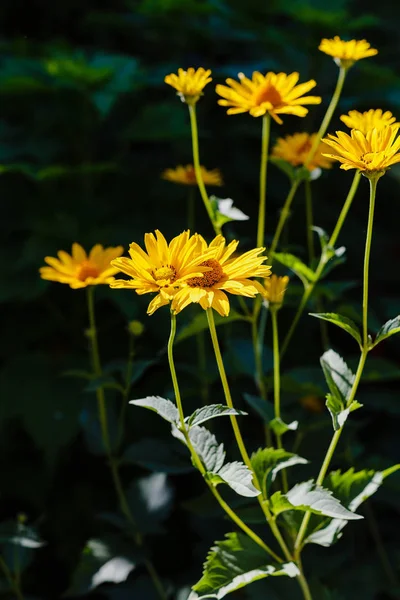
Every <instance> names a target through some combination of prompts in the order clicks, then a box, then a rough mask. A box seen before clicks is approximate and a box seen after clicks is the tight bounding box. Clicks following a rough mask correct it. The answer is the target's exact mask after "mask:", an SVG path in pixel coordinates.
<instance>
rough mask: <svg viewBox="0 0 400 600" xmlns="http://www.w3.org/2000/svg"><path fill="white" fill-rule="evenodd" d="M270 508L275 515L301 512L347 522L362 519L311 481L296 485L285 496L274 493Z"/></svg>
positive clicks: (329, 492)
mask: <svg viewBox="0 0 400 600" xmlns="http://www.w3.org/2000/svg"><path fill="white" fill-rule="evenodd" d="M271 508H272V510H273V512H274V513H275V514H279V513H281V512H284V511H286V510H301V511H311V512H312V513H314V514H317V515H325V516H328V517H334V518H337V519H345V520H348V521H350V520H355V519H362V518H363V517H362V516H361V515H356V514H354V513H353V512H351V511H349V510H347V508H345V507H344V506H342V505H341V503H340V502H339V500H338V499H337V498H335V497H334V496H333V495H332V492H331V491H330V490H327V489H325V488H323V487H321V486H319V485H316V484H315V483H314V481H312V480H310V481H303V482H302V483H298V484H297V485H295V486H294V487H293V488H292V489H291V490H289V491H288V493H287V494H286V495H284V494H282V493H281V492H275V494H274V495H273V496H272V497H271Z"/></svg>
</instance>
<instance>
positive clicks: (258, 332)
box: [251, 309, 272, 446]
mask: <svg viewBox="0 0 400 600" xmlns="http://www.w3.org/2000/svg"><path fill="white" fill-rule="evenodd" d="M257 316H258V315H254V316H253V318H252V320H251V334H252V341H253V352H254V362H255V367H256V384H257V388H258V390H259V392H260V395H261V398H262V399H263V400H265V401H266V402H267V401H268V400H267V388H266V385H265V381H264V372H263V360H262V359H263V343H264V336H265V327H266V322H267V310H266V309H264V310H263V311H262V313H261V319H260V325H259V326H258V323H257ZM264 432H265V441H266V444H267V446H272V438H271V428H270V427H269V425H268V424H267V423H266V424H265V426H264Z"/></svg>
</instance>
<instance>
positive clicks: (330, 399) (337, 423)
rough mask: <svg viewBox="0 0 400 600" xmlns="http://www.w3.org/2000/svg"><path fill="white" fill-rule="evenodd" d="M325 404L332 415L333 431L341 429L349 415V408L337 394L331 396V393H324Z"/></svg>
mask: <svg viewBox="0 0 400 600" xmlns="http://www.w3.org/2000/svg"><path fill="white" fill-rule="evenodd" d="M325 406H326V408H327V409H328V410H329V412H330V415H331V417H332V425H333V429H334V430H335V431H337V430H338V429H341V428H342V427H343V425H344V424H345V422H346V420H347V417H348V416H349V413H350V408H345V407H344V406H343V402H342V401H341V400H340V399H339V398H338V397H337V396H333V395H332V394H327V395H326V402H325Z"/></svg>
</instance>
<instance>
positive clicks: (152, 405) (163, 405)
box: [129, 396, 179, 424]
mask: <svg viewBox="0 0 400 600" xmlns="http://www.w3.org/2000/svg"><path fill="white" fill-rule="evenodd" d="M129 404H134V405H135V406H143V408H149V409H150V410H154V411H155V412H156V413H157V414H158V415H160V417H162V418H163V419H165V420H166V421H168V423H174V424H176V423H178V422H179V413H178V409H177V408H176V406H175V404H173V403H172V402H171V400H166V399H165V398H161V396H147V398H141V399H139V400H131V401H130V402H129Z"/></svg>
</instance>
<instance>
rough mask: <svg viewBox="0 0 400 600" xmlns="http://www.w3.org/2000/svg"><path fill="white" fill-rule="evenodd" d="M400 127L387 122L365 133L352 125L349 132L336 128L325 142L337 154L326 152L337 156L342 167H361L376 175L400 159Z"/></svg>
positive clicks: (362, 170) (346, 168) (360, 168)
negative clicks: (398, 135) (399, 128)
mask: <svg viewBox="0 0 400 600" xmlns="http://www.w3.org/2000/svg"><path fill="white" fill-rule="evenodd" d="M397 131H398V127H397V126H396V127H394V126H388V127H384V128H383V129H372V130H370V131H367V133H365V134H364V133H362V132H361V131H358V130H357V129H352V130H351V132H350V135H348V134H347V133H344V132H343V131H337V132H336V137H335V136H334V135H330V134H329V135H328V137H327V138H325V139H324V142H325V143H326V144H328V146H331V147H332V148H333V149H334V151H335V154H326V155H325V156H328V157H329V158H332V159H334V160H338V161H339V162H341V163H342V164H341V165H340V168H341V169H345V170H346V171H348V170H349V169H359V170H360V171H361V172H362V173H363V174H364V175H366V176H369V177H371V176H376V175H378V174H380V175H383V173H384V172H385V171H386V170H387V169H388V168H389V167H390V166H391V165H394V164H396V163H398V162H400V153H399V149H400V137H396V136H397Z"/></svg>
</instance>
